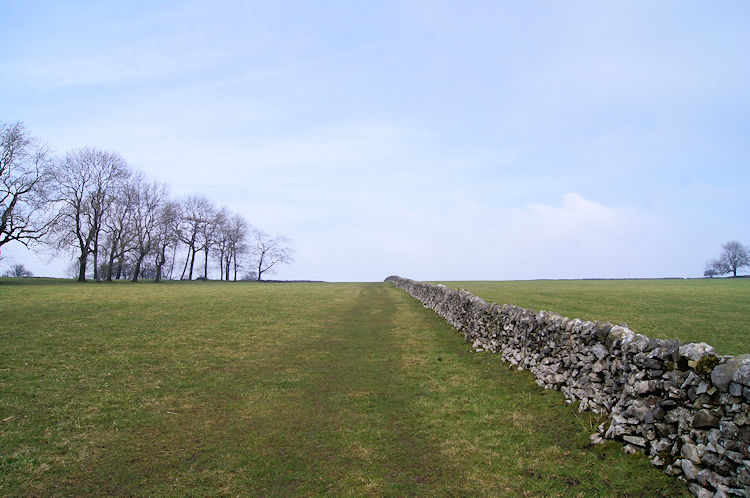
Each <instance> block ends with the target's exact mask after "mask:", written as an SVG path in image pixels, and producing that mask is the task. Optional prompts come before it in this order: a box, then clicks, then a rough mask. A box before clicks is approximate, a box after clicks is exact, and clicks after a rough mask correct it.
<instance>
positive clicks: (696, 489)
mask: <svg viewBox="0 0 750 498" xmlns="http://www.w3.org/2000/svg"><path fill="white" fill-rule="evenodd" d="M688 490H690V492H691V493H693V495H694V496H697V497H698V498H711V497H712V496H713V495H714V494H713V493H712V492H711V491H709V490H707V489H706V488H704V487H703V486H701V485H700V484H698V483H697V482H691V483H690V485H688Z"/></svg>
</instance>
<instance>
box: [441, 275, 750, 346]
mask: <svg viewBox="0 0 750 498" xmlns="http://www.w3.org/2000/svg"><path fill="white" fill-rule="evenodd" d="M442 283H444V284H445V285H447V286H448V287H451V288H454V289H458V288H462V289H467V290H469V291H471V292H472V293H474V294H475V295H477V296H479V297H481V298H482V299H484V300H485V301H488V302H493V301H494V302H496V303H499V304H504V303H512V304H515V305H517V306H523V307H524V308H532V309H535V310H537V311H538V310H547V311H554V312H556V313H560V314H561V315H564V316H568V317H570V318H580V319H582V320H599V321H610V322H612V323H615V324H618V323H627V324H628V327H630V329H632V330H634V331H635V332H638V333H641V334H644V335H648V336H651V337H659V338H662V339H667V338H668V339H679V340H680V341H682V342H707V343H708V344H710V345H712V346H713V347H714V348H715V349H716V350H717V352H718V353H719V354H733V355H738V354H742V353H750V278H717V279H693V280H682V279H680V280H533V281H512V282H442Z"/></svg>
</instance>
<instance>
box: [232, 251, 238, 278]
mask: <svg viewBox="0 0 750 498" xmlns="http://www.w3.org/2000/svg"><path fill="white" fill-rule="evenodd" d="M232 259H233V260H234V281H235V282H236V281H237V253H236V252H235V253H233V254H232Z"/></svg>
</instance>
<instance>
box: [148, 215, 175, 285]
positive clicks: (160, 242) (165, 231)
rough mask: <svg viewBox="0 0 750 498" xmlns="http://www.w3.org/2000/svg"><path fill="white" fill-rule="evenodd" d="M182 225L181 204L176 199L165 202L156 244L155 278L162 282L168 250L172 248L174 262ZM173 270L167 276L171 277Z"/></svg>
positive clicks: (158, 223) (159, 219)
mask: <svg viewBox="0 0 750 498" xmlns="http://www.w3.org/2000/svg"><path fill="white" fill-rule="evenodd" d="M179 226H180V204H179V203H177V202H174V201H167V202H165V203H163V204H162V205H161V207H160V209H159V213H158V216H157V224H156V232H155V238H156V241H155V246H156V251H155V254H156V257H155V261H154V267H155V269H156V274H155V275H154V280H155V281H156V282H161V280H162V278H163V269H164V265H165V264H166V263H167V251H168V250H169V249H170V248H172V263H173V264H174V256H175V252H176V251H177V247H176V246H177V242H178V239H177V231H178V229H179ZM171 275H172V271H171V270H169V272H168V276H167V278H171Z"/></svg>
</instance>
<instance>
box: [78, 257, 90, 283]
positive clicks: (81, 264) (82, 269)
mask: <svg viewBox="0 0 750 498" xmlns="http://www.w3.org/2000/svg"><path fill="white" fill-rule="evenodd" d="M87 259H88V254H81V256H79V258H78V281H79V282H85V281H86V260H87Z"/></svg>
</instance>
